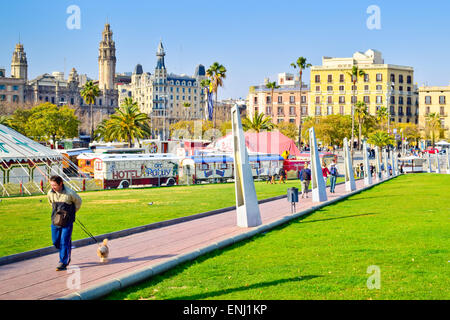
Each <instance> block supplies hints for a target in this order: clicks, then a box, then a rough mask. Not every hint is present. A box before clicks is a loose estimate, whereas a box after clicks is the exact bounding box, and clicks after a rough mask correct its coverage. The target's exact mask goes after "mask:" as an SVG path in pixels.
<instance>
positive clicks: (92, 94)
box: [80, 80, 100, 140]
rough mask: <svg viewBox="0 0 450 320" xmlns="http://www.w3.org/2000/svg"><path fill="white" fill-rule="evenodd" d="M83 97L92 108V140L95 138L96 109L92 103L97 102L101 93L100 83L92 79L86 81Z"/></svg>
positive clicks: (82, 92) (82, 91)
mask: <svg viewBox="0 0 450 320" xmlns="http://www.w3.org/2000/svg"><path fill="white" fill-rule="evenodd" d="M80 94H81V97H83V99H84V101H85V102H86V103H87V104H89V107H90V108H89V109H90V116H89V118H90V127H91V140H92V139H93V138H94V110H93V107H92V105H93V104H95V99H96V98H97V97H98V96H99V95H100V89H99V87H98V85H96V84H94V82H93V81H92V80H89V81H87V82H86V83H85V85H84V87H83V88H82V89H81V91H80Z"/></svg>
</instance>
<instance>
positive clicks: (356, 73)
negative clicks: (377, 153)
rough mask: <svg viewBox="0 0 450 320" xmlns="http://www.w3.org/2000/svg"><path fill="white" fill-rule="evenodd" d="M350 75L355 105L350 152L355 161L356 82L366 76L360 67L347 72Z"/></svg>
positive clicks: (353, 107)
mask: <svg viewBox="0 0 450 320" xmlns="http://www.w3.org/2000/svg"><path fill="white" fill-rule="evenodd" d="M347 74H348V75H350V76H351V79H352V83H353V101H354V102H353V105H352V140H351V143H350V152H351V153H352V159H353V140H354V139H355V135H354V130H355V103H356V82H357V81H358V77H364V75H365V74H366V73H365V72H364V70H361V69H359V68H358V66H353V68H352V71H351V72H347Z"/></svg>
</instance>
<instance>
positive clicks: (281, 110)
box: [278, 107, 284, 116]
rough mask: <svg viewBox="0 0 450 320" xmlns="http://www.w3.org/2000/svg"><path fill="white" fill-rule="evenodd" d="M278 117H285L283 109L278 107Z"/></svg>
mask: <svg viewBox="0 0 450 320" xmlns="http://www.w3.org/2000/svg"><path fill="white" fill-rule="evenodd" d="M278 115H279V116H283V115H284V111H283V107H278Z"/></svg>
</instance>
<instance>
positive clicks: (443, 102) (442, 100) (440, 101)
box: [439, 96, 445, 104]
mask: <svg viewBox="0 0 450 320" xmlns="http://www.w3.org/2000/svg"><path fill="white" fill-rule="evenodd" d="M439 104H445V96H439Z"/></svg>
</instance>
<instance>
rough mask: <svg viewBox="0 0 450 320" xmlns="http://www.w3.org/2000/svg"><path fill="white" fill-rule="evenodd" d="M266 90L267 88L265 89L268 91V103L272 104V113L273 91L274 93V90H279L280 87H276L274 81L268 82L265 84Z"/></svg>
mask: <svg viewBox="0 0 450 320" xmlns="http://www.w3.org/2000/svg"><path fill="white" fill-rule="evenodd" d="M266 88H267V89H270V102H271V104H272V113H273V112H274V110H273V91H274V90H275V89H278V88H280V86H277V83H276V81H274V82H268V83H267V84H266Z"/></svg>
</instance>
